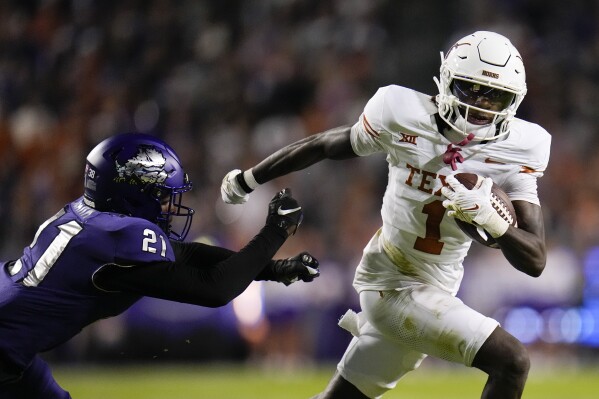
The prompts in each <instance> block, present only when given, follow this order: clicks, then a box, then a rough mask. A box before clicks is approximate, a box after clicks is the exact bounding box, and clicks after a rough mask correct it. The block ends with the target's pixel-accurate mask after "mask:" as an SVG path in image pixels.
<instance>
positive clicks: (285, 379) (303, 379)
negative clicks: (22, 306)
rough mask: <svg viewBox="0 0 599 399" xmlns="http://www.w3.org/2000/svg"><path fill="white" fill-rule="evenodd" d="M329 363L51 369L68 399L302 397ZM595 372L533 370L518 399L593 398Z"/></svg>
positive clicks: (419, 382) (597, 384) (476, 394)
mask: <svg viewBox="0 0 599 399" xmlns="http://www.w3.org/2000/svg"><path fill="white" fill-rule="evenodd" d="M333 367H334V366H333V365H330V366H327V367H322V368H314V369H305V370H296V371H293V372H286V373H284V372H273V371H265V370H252V368H250V367H249V366H223V365H220V366H212V367H210V366H206V365H203V366H198V365H188V366H184V365H164V364H161V365H157V366H155V367H150V366H111V367H90V366H84V367H81V366H72V367H65V366H62V367H55V368H54V375H55V377H56V379H57V380H58V381H59V383H60V384H61V385H62V386H63V387H65V388H66V389H67V390H69V391H70V393H71V395H72V396H73V399H106V398H110V399H131V398H139V399H196V398H203V399H275V398H276V399H307V398H310V397H312V396H313V395H314V394H316V393H317V392H319V391H320V390H321V389H322V388H324V386H325V385H326V384H327V382H328V379H329V377H330V376H331V373H332V371H333ZM484 381H485V375H484V374H483V373H482V372H480V371H478V370H474V369H465V368H461V367H460V368H431V367H429V368H425V367H423V368H421V369H418V370H416V371H415V372H413V373H411V374H410V375H408V376H407V377H406V378H404V379H403V380H402V381H401V382H400V384H399V385H398V387H397V388H396V389H395V390H393V391H391V392H390V393H388V394H387V395H385V396H384V398H385V399H439V398H443V399H468V398H480V391H481V389H482V386H483V385H484ZM598 392H599V369H598V368H586V369H569V370H562V371H558V370H555V371H545V370H543V371H538V372H532V373H531V376H530V378H529V382H528V385H527V388H526V390H525V392H524V396H523V399H596V398H597V397H598V396H597V395H598Z"/></svg>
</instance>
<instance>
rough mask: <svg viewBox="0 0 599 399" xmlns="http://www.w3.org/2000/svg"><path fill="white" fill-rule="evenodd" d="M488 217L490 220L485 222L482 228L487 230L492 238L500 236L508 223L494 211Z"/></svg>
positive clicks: (508, 225)
mask: <svg viewBox="0 0 599 399" xmlns="http://www.w3.org/2000/svg"><path fill="white" fill-rule="evenodd" d="M490 219H491V220H489V221H488V222H487V223H486V224H485V226H484V229H485V230H487V231H488V232H489V234H491V237H493V238H497V237H501V236H502V235H504V234H505V232H506V231H507V229H508V228H509V227H510V224H509V223H508V222H507V221H506V220H505V219H504V218H502V217H501V216H500V215H499V214H498V213H495V214H494V215H493V216H492V217H491V218H490Z"/></svg>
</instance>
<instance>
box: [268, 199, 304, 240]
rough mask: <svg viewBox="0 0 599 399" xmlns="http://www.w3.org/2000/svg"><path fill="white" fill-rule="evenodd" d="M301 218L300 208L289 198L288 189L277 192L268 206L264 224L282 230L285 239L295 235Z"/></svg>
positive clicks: (302, 215) (295, 201)
mask: <svg viewBox="0 0 599 399" xmlns="http://www.w3.org/2000/svg"><path fill="white" fill-rule="evenodd" d="M303 218H304V213H303V212H302V207H301V206H299V204H298V202H297V200H296V199H295V198H293V197H292V196H291V189H289V188H284V189H283V190H281V191H279V192H278V193H277V195H275V196H274V198H273V199H272V200H271V201H270V203H269V204H268V216H267V217H266V224H267V225H275V226H277V227H280V228H282V229H284V230H285V232H286V233H287V237H289V236H290V235H293V234H295V232H296V231H297V228H298V227H299V225H300V224H301V223H302V219H303Z"/></svg>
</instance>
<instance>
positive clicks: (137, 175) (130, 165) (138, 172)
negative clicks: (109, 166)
mask: <svg viewBox="0 0 599 399" xmlns="http://www.w3.org/2000/svg"><path fill="white" fill-rule="evenodd" d="M115 163H116V170H117V173H118V177H117V178H116V179H117V180H118V181H127V180H128V181H129V182H130V183H131V184H133V183H134V182H136V181H141V182H142V183H144V184H153V183H158V184H161V183H164V181H165V180H166V178H167V177H168V174H167V173H166V171H165V170H164V166H165V165H166V158H164V155H162V153H161V152H160V151H158V150H157V149H156V147H154V146H151V145H140V146H139V147H138V149H137V154H135V156H134V157H133V158H130V159H128V160H127V162H125V163H124V164H123V165H120V164H119V162H118V161H115Z"/></svg>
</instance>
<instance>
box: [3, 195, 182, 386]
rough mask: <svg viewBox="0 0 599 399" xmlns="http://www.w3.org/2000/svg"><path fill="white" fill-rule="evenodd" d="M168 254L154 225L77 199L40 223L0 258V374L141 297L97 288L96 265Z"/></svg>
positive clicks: (136, 261) (158, 259)
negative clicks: (12, 256) (12, 253)
mask: <svg viewBox="0 0 599 399" xmlns="http://www.w3.org/2000/svg"><path fill="white" fill-rule="evenodd" d="M174 257H175V255H174V253H173V249H172V247H171V244H170V242H169V241H168V239H167V237H166V235H165V234H164V232H163V231H162V230H161V229H160V228H159V227H158V226H157V225H155V224H153V223H151V222H149V221H147V220H144V219H140V218H133V217H127V216H123V215H119V214H114V213H105V212H98V211H96V210H94V209H92V208H90V207H88V206H86V205H84V204H83V201H82V199H81V198H80V199H78V200H76V201H74V202H72V203H70V204H68V205H67V206H65V207H64V208H63V209H62V210H60V212H58V213H57V214H56V215H54V216H53V217H52V218H50V219H48V220H47V221H46V222H45V223H43V224H42V225H41V226H40V228H39V230H38V231H37V233H36V235H35V237H34V239H33V242H32V243H31V244H30V245H29V246H28V247H26V248H25V249H24V251H23V255H22V256H21V258H20V259H18V260H16V261H12V262H4V263H0V373H2V372H4V373H5V375H6V374H7V372H8V373H9V374H10V373H19V372H20V371H21V370H23V369H24V368H26V367H27V365H28V364H29V363H30V362H31V361H32V359H33V358H34V356H35V355H36V354H37V353H40V352H44V351H47V350H49V349H52V348H54V347H56V346H57V345H60V344H62V343H63V342H65V341H67V340H69V339H70V338H71V337H73V336H74V335H76V334H77V333H78V332H79V331H81V329H82V328H83V327H85V326H87V325H88V324H90V323H92V322H94V321H96V320H98V319H101V318H106V317H110V316H114V315H117V314H120V313H122V312H123V311H124V310H126V309H127V308H129V307H130V306H131V305H133V304H134V303H135V302H136V301H137V300H138V299H139V298H140V297H139V296H136V295H131V294H126V293H118V292H105V291H103V290H101V289H99V288H98V287H96V286H95V285H94V283H93V281H92V277H93V274H94V273H95V272H96V271H97V270H98V269H99V268H100V267H101V266H102V265H104V264H107V263H118V264H121V265H131V266H134V265H139V264H143V263H149V262H164V261H174ZM2 369H3V370H2Z"/></svg>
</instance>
